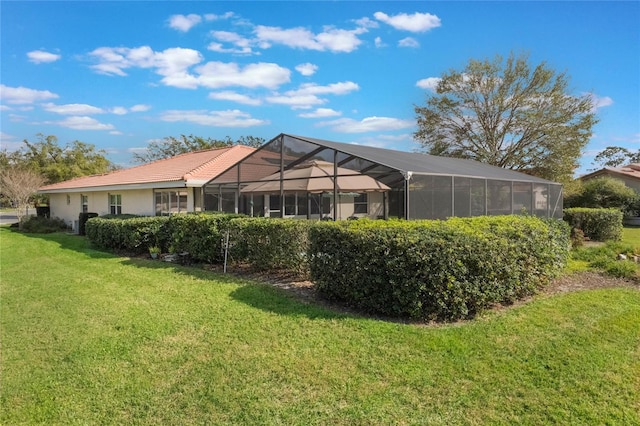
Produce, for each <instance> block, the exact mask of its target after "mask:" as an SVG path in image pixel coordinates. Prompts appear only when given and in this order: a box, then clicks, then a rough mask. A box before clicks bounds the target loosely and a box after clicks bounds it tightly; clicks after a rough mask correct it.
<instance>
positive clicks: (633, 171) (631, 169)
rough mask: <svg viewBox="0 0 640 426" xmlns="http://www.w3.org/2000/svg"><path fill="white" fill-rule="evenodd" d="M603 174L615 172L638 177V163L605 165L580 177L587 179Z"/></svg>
mask: <svg viewBox="0 0 640 426" xmlns="http://www.w3.org/2000/svg"><path fill="white" fill-rule="evenodd" d="M603 174H614V175H615V174H617V175H623V176H628V177H632V178H635V179H640V163H632V164H627V165H626V166H622V167H605V168H603V169H600V170H596V171H595V172H593V173H589V174H586V175H584V176H580V179H589V178H593V177H596V176H600V175H603Z"/></svg>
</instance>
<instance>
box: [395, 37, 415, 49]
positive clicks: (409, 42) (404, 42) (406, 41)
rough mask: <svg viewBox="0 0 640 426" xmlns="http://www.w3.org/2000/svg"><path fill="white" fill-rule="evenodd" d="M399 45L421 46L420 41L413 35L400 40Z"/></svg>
mask: <svg viewBox="0 0 640 426" xmlns="http://www.w3.org/2000/svg"><path fill="white" fill-rule="evenodd" d="M398 46H400V47H420V43H418V40H416V39H415V38H413V37H407V38H403V39H402V40H400V41H399V42H398Z"/></svg>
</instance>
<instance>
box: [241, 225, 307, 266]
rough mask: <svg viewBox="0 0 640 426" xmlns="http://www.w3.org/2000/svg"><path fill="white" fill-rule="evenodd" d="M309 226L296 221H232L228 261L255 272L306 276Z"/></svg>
mask: <svg viewBox="0 0 640 426" xmlns="http://www.w3.org/2000/svg"><path fill="white" fill-rule="evenodd" d="M311 223H312V222H309V221H306V220H296V219H271V218H243V219H234V220H232V221H231V223H230V226H231V242H230V245H231V250H230V254H231V258H232V260H234V261H243V262H246V263H248V264H249V265H251V267H252V268H254V269H256V270H269V269H280V270H288V271H290V272H294V273H296V274H298V275H301V276H306V275H307V272H308V264H307V249H308V247H309V242H308V230H309V226H310V225H311Z"/></svg>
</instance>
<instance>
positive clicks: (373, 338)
mask: <svg viewBox="0 0 640 426" xmlns="http://www.w3.org/2000/svg"><path fill="white" fill-rule="evenodd" d="M0 274H1V275H0V278H1V291H0V303H1V305H0V308H1V310H0V326H1V328H0V333H1V336H0V337H1V342H2V354H1V355H2V363H1V376H0V377H1V379H2V382H1V385H2V388H1V395H0V423H1V424H7V425H9V424H36V423H39V424H163V425H165V424H166V425H189V424H285V425H310V424H324V425H328V424H330V425H352V424H362V425H371V424H436V425H438V424H443V425H444V424H446V425H455V424H469V425H479V424H531V425H540V424H624V425H640V415H639V414H638V413H639V412H640V321H639V320H638V319H639V318H640V291H638V290H637V289H633V288H619V289H607V290H594V291H582V292H574V293H567V294H562V295H557V296H553V297H546V296H545V297H543V296H540V297H538V298H536V299H534V300H533V301H531V302H530V303H527V304H525V305H522V306H518V307H514V308H511V309H505V310H500V311H495V312H491V313H489V314H487V315H485V316H483V317H481V318H478V319H477V320H474V321H471V322H467V323H458V324H450V325H439V326H421V325H415V324H413V325H412V324H400V323H391V322H384V321H379V320H375V319H370V318H360V317H356V316H350V315H344V314H339V313H335V312H332V311H329V310H326V309H323V308H320V307H316V306H312V305H307V304H303V303H301V302H298V301H296V300H293V299H291V298H289V297H288V296H287V295H286V294H284V293H282V292H281V291H278V290H277V289H274V288H271V287H268V286H263V285H258V284H255V283H252V282H247V281H242V280H239V279H234V278H232V277H228V276H223V275H216V274H213V273H210V272H206V271H203V270H199V269H197V268H183V267H177V266H174V265H169V264H166V263H163V262H159V261H151V260H144V259H129V258H123V257H116V256H113V255H111V254H108V253H104V252H101V251H98V250H93V249H91V248H90V247H88V245H87V243H86V240H85V239H84V238H82V237H78V236H71V235H65V234H49V235H44V236H30V235H24V234H20V233H17V232H15V231H11V230H9V229H8V228H6V227H1V228H0Z"/></svg>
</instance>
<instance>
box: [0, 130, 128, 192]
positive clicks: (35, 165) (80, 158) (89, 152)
mask: <svg viewBox="0 0 640 426" xmlns="http://www.w3.org/2000/svg"><path fill="white" fill-rule="evenodd" d="M37 136H38V140H37V141H36V142H29V141H28V140H27V139H25V140H23V144H24V145H25V146H24V147H23V148H22V149H21V150H19V151H16V152H13V153H10V154H8V153H6V152H5V153H4V155H0V161H1V162H6V163H7V165H11V166H16V167H21V168H27V169H30V170H33V171H34V172H36V173H38V174H40V175H42V176H43V177H44V178H45V182H46V183H56V182H60V181H63V180H68V179H72V178H74V177H79V176H87V175H95V174H101V173H107V172H110V171H112V170H114V169H115V168H116V167H115V166H114V165H113V164H112V163H111V162H110V161H109V160H108V159H107V157H106V156H105V152H104V151H102V150H96V148H95V146H94V145H91V144H87V143H84V142H80V141H74V142H72V143H71V144H67V145H66V146H65V147H61V146H60V145H59V144H58V138H57V137H55V136H54V135H48V136H45V135H43V134H42V133H38V135H37Z"/></svg>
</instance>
